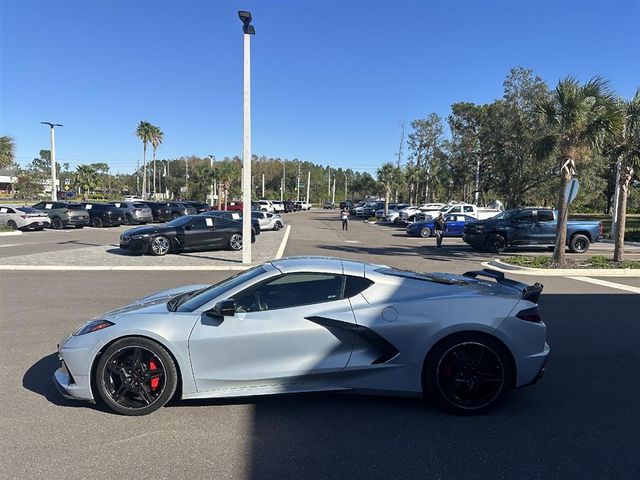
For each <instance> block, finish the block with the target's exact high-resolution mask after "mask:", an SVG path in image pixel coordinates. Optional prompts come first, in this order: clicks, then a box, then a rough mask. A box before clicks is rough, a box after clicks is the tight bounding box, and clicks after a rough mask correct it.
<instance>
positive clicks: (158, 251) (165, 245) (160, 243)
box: [149, 235, 171, 257]
mask: <svg viewBox="0 0 640 480" xmlns="http://www.w3.org/2000/svg"><path fill="white" fill-rule="evenodd" d="M170 250H171V243H170V242H169V239H168V238H167V237H165V236H163V235H160V236H158V237H154V238H152V239H151V242H150V244H149V251H150V252H151V255H155V256H156V257H162V256H163V255H166V254H167V253H169V251H170Z"/></svg>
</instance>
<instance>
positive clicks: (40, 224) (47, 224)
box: [19, 217, 51, 230]
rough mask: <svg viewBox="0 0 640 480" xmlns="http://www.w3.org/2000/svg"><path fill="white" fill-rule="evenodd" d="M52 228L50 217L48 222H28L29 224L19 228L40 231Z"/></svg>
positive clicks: (35, 220) (39, 220)
mask: <svg viewBox="0 0 640 480" xmlns="http://www.w3.org/2000/svg"><path fill="white" fill-rule="evenodd" d="M50 226H51V220H49V217H47V219H46V220H43V219H34V220H27V223H25V225H23V226H22V227H19V229H20V230H31V229H38V228H49V227H50Z"/></svg>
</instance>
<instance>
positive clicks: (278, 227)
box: [273, 222, 282, 232]
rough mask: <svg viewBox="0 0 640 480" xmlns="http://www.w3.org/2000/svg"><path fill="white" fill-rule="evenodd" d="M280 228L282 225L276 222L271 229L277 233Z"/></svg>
mask: <svg viewBox="0 0 640 480" xmlns="http://www.w3.org/2000/svg"><path fill="white" fill-rule="evenodd" d="M281 228H282V224H281V223H280V222H276V224H275V225H274V227H273V229H274V230H275V231H276V232H277V231H278V230H280V229H281Z"/></svg>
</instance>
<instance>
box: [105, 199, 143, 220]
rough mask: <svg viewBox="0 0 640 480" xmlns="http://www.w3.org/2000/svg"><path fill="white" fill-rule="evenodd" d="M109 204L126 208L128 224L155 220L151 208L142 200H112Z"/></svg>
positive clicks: (125, 217) (125, 216) (125, 214)
mask: <svg viewBox="0 0 640 480" xmlns="http://www.w3.org/2000/svg"><path fill="white" fill-rule="evenodd" d="M109 205H113V206H114V207H116V208H121V209H123V210H124V223H126V224H127V225H131V224H132V223H139V224H142V225H144V224H145V223H149V222H153V213H152V212H151V209H150V208H149V207H148V206H147V205H146V204H144V203H142V202H110V203H109Z"/></svg>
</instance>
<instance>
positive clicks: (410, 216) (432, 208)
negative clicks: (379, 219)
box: [400, 203, 445, 223]
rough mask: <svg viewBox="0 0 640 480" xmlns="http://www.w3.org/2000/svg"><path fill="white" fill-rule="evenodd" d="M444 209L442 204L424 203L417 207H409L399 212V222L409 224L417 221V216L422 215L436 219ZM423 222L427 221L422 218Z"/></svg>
mask: <svg viewBox="0 0 640 480" xmlns="http://www.w3.org/2000/svg"><path fill="white" fill-rule="evenodd" d="M443 208H445V204H444V203H425V204H424V205H420V206H418V207H413V206H409V207H407V208H405V209H404V210H402V211H401V212H400V221H401V222H404V223H411V222H415V221H417V220H418V215H420V214H422V213H424V214H427V215H432V216H435V217H437V216H438V212H440V211H442V209H443ZM423 220H427V219H426V218H424V219H423Z"/></svg>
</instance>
